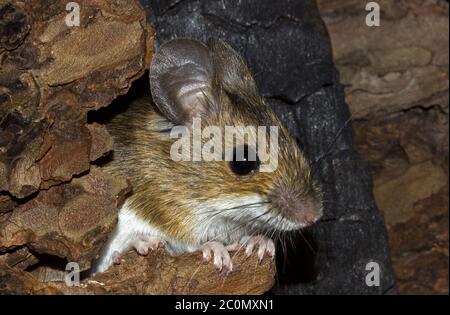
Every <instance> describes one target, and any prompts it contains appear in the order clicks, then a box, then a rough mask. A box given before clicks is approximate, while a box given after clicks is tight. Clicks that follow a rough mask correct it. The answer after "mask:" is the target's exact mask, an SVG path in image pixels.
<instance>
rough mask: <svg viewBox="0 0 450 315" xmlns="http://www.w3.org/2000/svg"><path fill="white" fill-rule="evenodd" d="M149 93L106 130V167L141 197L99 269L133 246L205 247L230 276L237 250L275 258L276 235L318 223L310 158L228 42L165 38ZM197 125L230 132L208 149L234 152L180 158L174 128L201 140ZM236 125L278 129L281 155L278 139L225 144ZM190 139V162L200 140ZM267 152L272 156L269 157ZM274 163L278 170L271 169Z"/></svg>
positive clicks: (128, 207) (124, 214)
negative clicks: (109, 140)
mask: <svg viewBox="0 0 450 315" xmlns="http://www.w3.org/2000/svg"><path fill="white" fill-rule="evenodd" d="M150 87H151V93H152V99H153V100H152V99H151V98H143V99H140V100H139V101H135V102H133V103H132V104H131V105H130V107H129V108H128V109H127V111H126V112H125V113H123V114H120V115H118V116H116V117H114V118H113V120H112V121H111V122H110V123H109V124H108V125H107V128H108V130H109V132H110V133H111V135H112V136H113V138H114V143H115V144H114V157H113V160H112V161H111V162H110V163H109V164H108V165H107V166H106V167H105V169H106V170H107V171H108V172H110V173H111V174H113V175H115V176H122V177H126V178H128V179H129V180H130V181H131V183H132V186H133V192H132V194H131V195H130V196H129V197H128V198H127V200H126V201H125V203H124V204H123V206H122V208H121V209H120V210H119V220H118V223H117V226H116V228H115V230H114V231H113V233H112V235H111V236H110V238H109V241H108V243H107V245H106V246H105V248H104V251H103V253H102V255H101V257H100V259H99V260H98V262H97V265H96V267H95V270H96V271H104V270H106V269H107V268H108V267H109V266H111V265H112V264H113V263H114V262H117V261H119V259H120V256H121V255H122V254H123V253H124V252H126V251H128V250H129V249H130V248H132V247H134V248H136V250H137V251H138V252H139V253H140V254H143V255H145V254H147V253H148V251H149V250H152V249H155V248H157V247H159V246H165V247H166V249H167V250H168V251H169V252H170V253H182V252H192V251H196V250H200V251H202V252H203V257H204V258H205V260H208V261H209V260H211V259H213V262H214V265H215V266H216V267H217V269H219V270H222V269H223V268H225V269H227V270H228V271H231V270H232V268H233V265H232V259H231V257H230V254H229V252H230V251H233V250H238V249H242V250H245V252H246V254H247V255H250V254H251V253H252V251H253V250H254V249H257V253H258V256H259V258H260V259H262V258H263V256H264V255H265V254H268V255H269V256H272V257H273V256H274V254H275V245H274V242H273V240H272V239H271V238H270V236H271V235H273V234H274V233H277V232H283V231H292V230H298V229H302V228H304V227H306V226H309V225H311V224H312V223H314V222H316V221H317V220H318V219H319V218H320V216H321V215H322V194H321V190H320V187H319V185H318V183H317V182H316V181H315V180H314V179H313V178H312V175H311V167H310V165H309V162H308V160H307V159H306V158H305V156H304V155H303V153H302V152H301V151H300V149H299V147H298V146H297V143H296V141H295V139H294V138H293V137H292V136H291V135H290V134H289V133H288V131H287V130H286V129H285V128H284V127H283V126H282V124H281V122H280V121H279V119H278V118H277V117H276V115H275V114H274V112H273V111H272V110H271V109H270V107H269V106H268V105H267V104H266V103H265V102H264V100H263V98H262V97H261V96H260V95H259V94H258V91H257V87H256V84H255V81H254V79H253V77H252V75H251V73H250V71H249V69H248V68H247V66H246V65H245V63H244V61H243V60H242V58H241V57H240V56H239V54H238V53H237V52H236V51H234V50H233V49H232V48H231V47H230V46H229V45H228V44H226V43H224V42H223V41H221V40H218V39H210V40H209V41H208V42H207V44H206V45H205V44H203V43H201V42H199V41H195V40H191V39H175V40H172V41H170V42H167V43H166V44H164V45H162V46H161V47H160V48H159V49H158V50H157V51H156V53H155V55H154V57H153V61H152V65H151V67H150ZM196 120H197V121H200V127H201V129H203V130H204V128H206V127H207V126H215V128H216V130H218V131H223V133H222V134H219V135H218V136H216V137H214V138H212V137H211V138H210V139H208V138H202V139H201V140H200V141H201V145H202V146H203V145H206V144H207V143H208V141H209V144H211V143H212V142H213V143H214V144H217V148H220V147H222V148H225V147H226V146H228V148H232V149H231V150H232V154H231V156H230V154H229V150H228V151H227V150H223V151H225V154H223V156H224V158H222V159H213V160H205V159H202V158H200V159H195V158H192V159H190V160H180V159H174V158H173V153H174V144H176V143H177V141H180V137H178V138H176V137H174V130H176V127H183V128H184V130H187V131H188V132H189V131H191V132H192V133H193V134H194V135H195V128H197V127H198V126H197V127H196V126H195V123H194V122H195V121H196ZM230 126H231V127H240V126H255V128H257V127H261V126H263V127H268V128H267V129H255V130H258V131H259V130H263V132H264V133H266V136H267V137H266V138H267V139H268V138H269V136H270V135H269V131H270V130H272V129H269V127H270V126H271V127H274V129H273V130H275V129H276V130H277V132H278V134H277V143H276V149H277V150H276V152H275V153H273V152H272V151H271V150H269V149H270V148H269V146H270V145H271V144H273V143H269V142H267V141H266V143H263V145H261V143H260V142H257V141H253V140H255V139H254V138H255V137H256V136H255V135H250V136H249V135H248V134H247V135H242V134H240V135H239V134H238V135H237V138H239V136H242V138H241V140H242V139H243V142H242V141H241V142H242V143H240V144H239V143H238V141H236V143H234V142H233V139H231V140H230V138H227V139H225V138H226V137H225V134H226V130H225V129H227V128H228V127H230ZM237 130H238V131H237V133H240V132H244V131H242V128H241V129H239V128H237ZM258 139H259V138H258ZM186 143H187V145H188V148H187V149H188V150H187V151H189V152H190V153H191V157H192V153H193V152H195V151H196V148H194V146H195V143H194V141H190V142H185V144H186ZM255 143H256V145H255ZM178 144H179V142H178ZM197 144H198V143H197ZM258 146H259V147H258ZM203 148H204V147H203ZM233 150H234V151H233ZM264 150H266V151H264ZM175 151H177V150H175ZM197 151H198V150H197ZM218 151H220V150H218ZM227 152H228V156H225V155H226V154H227ZM262 152H269V153H268V155H266V159H264V160H263V159H261V158H260V153H261V154H262ZM197 153H198V152H197ZM274 154H276V156H274ZM250 157H253V158H250ZM272 158H274V159H276V162H277V163H276V167H275V168H274V169H272V170H270V171H267V170H266V171H263V169H262V168H263V166H267V164H264V162H267V161H268V159H269V160H270V159H272Z"/></svg>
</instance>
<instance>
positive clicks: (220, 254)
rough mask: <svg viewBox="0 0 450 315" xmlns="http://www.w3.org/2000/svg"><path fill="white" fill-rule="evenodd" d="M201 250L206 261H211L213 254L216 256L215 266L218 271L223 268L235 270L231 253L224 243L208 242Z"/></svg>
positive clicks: (229, 270)
mask: <svg viewBox="0 0 450 315" xmlns="http://www.w3.org/2000/svg"><path fill="white" fill-rule="evenodd" d="M199 250H200V251H201V252H202V254H203V259H204V260H205V261H206V262H209V261H211V258H212V256H214V266H215V267H216V269H217V270H218V271H222V269H223V268H225V269H226V270H228V272H231V271H233V262H232V261H231V257H230V253H229V252H228V250H227V248H226V247H225V246H224V245H223V244H222V243H220V242H215V241H211V242H206V243H204V244H203V245H202V246H200V248H199ZM211 253H212V255H211Z"/></svg>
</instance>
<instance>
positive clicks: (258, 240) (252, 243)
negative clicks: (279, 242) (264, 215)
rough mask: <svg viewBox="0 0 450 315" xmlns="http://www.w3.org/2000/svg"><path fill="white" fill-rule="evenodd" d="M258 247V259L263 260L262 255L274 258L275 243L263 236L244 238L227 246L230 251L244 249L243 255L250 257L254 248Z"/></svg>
mask: <svg viewBox="0 0 450 315" xmlns="http://www.w3.org/2000/svg"><path fill="white" fill-rule="evenodd" d="M256 246H258V252H257V254H258V258H259V260H260V261H261V260H263V258H264V255H265V254H267V255H269V256H270V257H272V258H273V257H275V243H274V242H273V240H272V239H271V238H268V237H267V236H264V235H254V236H244V237H243V238H242V239H241V240H240V241H239V242H238V243H234V244H232V245H229V246H227V249H228V250H230V251H239V250H242V249H245V255H246V256H247V257H250V255H251V254H252V253H253V250H254V249H255V247H256Z"/></svg>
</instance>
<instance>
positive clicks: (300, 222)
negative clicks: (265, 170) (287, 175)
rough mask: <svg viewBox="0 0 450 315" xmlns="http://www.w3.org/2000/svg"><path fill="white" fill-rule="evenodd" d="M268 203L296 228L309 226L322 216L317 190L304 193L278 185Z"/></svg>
mask: <svg viewBox="0 0 450 315" xmlns="http://www.w3.org/2000/svg"><path fill="white" fill-rule="evenodd" d="M270 202H271V204H272V205H273V207H274V208H275V209H276V210H278V211H279V213H280V215H282V216H283V217H284V218H286V219H287V220H289V221H291V222H292V223H294V224H295V226H296V227H298V228H303V227H306V226H309V225H311V224H313V223H315V222H316V221H317V220H319V218H320V217H321V216H322V202H321V198H320V193H319V192H318V191H317V189H313V188H311V189H310V190H309V191H308V192H305V191H304V190H299V189H296V188H295V187H286V186H284V185H280V186H277V187H276V188H275V189H274V190H273V192H272V194H271V195H270Z"/></svg>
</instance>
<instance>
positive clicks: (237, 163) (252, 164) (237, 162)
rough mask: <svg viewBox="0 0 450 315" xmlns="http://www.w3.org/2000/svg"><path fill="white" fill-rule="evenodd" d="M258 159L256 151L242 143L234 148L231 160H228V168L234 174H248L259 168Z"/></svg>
mask: <svg viewBox="0 0 450 315" xmlns="http://www.w3.org/2000/svg"><path fill="white" fill-rule="evenodd" d="M260 164H261V163H260V161H259V158H258V155H257V154H256V152H255V151H254V150H253V149H251V148H249V147H248V146H247V145H243V146H240V147H237V148H234V152H233V161H230V168H231V170H232V171H233V173H235V174H236V175H248V174H250V173H253V172H254V171H256V170H258V169H259V165H260Z"/></svg>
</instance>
